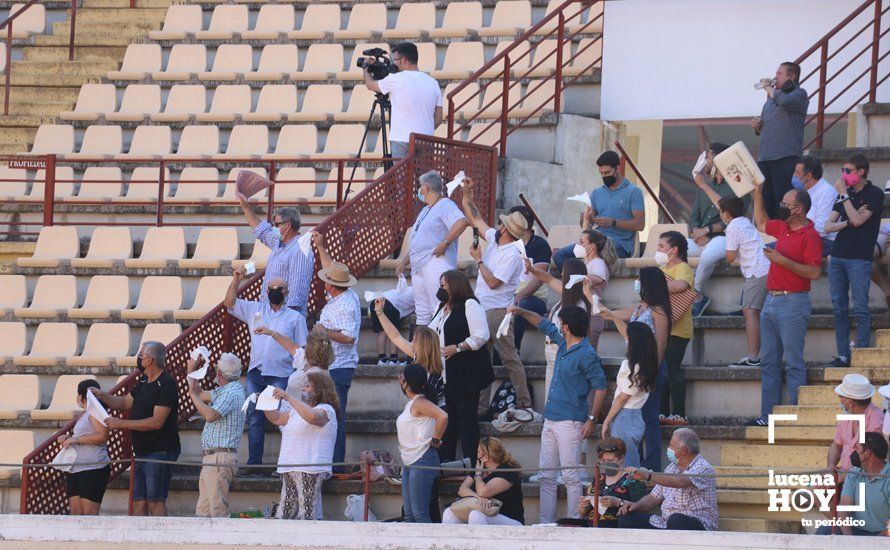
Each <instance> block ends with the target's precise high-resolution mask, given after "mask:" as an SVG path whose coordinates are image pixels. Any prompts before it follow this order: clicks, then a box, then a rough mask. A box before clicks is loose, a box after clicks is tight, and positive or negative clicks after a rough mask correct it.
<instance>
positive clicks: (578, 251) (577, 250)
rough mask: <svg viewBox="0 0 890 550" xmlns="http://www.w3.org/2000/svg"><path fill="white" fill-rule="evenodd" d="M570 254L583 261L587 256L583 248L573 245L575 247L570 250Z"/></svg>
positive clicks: (576, 244)
mask: <svg viewBox="0 0 890 550" xmlns="http://www.w3.org/2000/svg"><path fill="white" fill-rule="evenodd" d="M572 254H574V255H575V257H576V258H581V259H583V258H584V257H585V256H587V251H586V250H584V247H583V246H581V245H580V244H578V243H575V246H574V247H573V248H572Z"/></svg>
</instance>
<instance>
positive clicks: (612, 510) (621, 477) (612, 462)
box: [578, 438, 648, 527]
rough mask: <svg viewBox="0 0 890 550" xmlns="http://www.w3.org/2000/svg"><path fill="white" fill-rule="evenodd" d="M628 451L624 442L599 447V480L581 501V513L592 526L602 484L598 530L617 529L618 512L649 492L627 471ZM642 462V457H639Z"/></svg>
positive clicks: (608, 441) (606, 441)
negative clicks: (594, 504) (596, 497)
mask: <svg viewBox="0 0 890 550" xmlns="http://www.w3.org/2000/svg"><path fill="white" fill-rule="evenodd" d="M625 451H626V447H625V446H624V441H622V440H621V439H617V438H614V439H607V438H604V439H601V440H600V442H599V443H597V444H596V456H597V459H598V460H599V464H600V477H599V480H595V481H592V482H591V483H590V485H588V486H587V495H585V496H583V497H581V501H580V502H579V503H578V512H579V513H580V514H581V517H583V518H587V520H588V521H589V522H590V525H591V526H592V525H593V517H594V509H593V503H594V492H595V487H596V485H595V484H599V495H600V496H599V505H600V509H603V508H605V512H602V513H600V519H599V523H598V524H597V525H598V527H618V510H619V509H620V508H621V507H622V506H624V504H625V503H627V502H636V501H638V500H640V499H641V498H643V497H644V496H646V493H647V492H648V490H647V489H646V484H645V483H643V482H642V481H639V480H636V479H633V478H632V477H630V476H629V475H628V474H627V472H626V471H625V467H624V466H625V462H624V460H625V455H626V452H625ZM638 458H639V457H638Z"/></svg>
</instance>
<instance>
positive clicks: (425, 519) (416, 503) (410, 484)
mask: <svg viewBox="0 0 890 550" xmlns="http://www.w3.org/2000/svg"><path fill="white" fill-rule="evenodd" d="M438 465H439V453H437V452H436V449H433V448H432V447H430V448H429V449H427V450H426V452H425V453H423V456H421V457H420V458H418V459H417V460H416V461H415V462H413V463H412V464H411V466H438ZM437 477H439V470H413V469H411V468H402V506H403V507H404V509H405V510H404V511H405V522H406V523H432V520H430V495H431V494H432V490H433V484H434V483H435V482H436V478H437Z"/></svg>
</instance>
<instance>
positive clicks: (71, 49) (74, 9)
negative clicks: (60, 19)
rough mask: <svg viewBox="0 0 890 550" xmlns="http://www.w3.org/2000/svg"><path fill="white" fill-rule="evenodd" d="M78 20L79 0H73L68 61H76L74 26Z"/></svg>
mask: <svg viewBox="0 0 890 550" xmlns="http://www.w3.org/2000/svg"><path fill="white" fill-rule="evenodd" d="M76 22H77V0H71V36H70V37H69V39H68V61H74V28H75V25H76Z"/></svg>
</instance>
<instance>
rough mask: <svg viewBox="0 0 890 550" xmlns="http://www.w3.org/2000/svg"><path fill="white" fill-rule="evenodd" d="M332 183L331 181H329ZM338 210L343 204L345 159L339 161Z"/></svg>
mask: <svg viewBox="0 0 890 550" xmlns="http://www.w3.org/2000/svg"><path fill="white" fill-rule="evenodd" d="M328 185H330V183H328ZM336 205H337V210H339V209H340V207H341V206H343V161H342V160H338V161H337V201H336Z"/></svg>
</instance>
